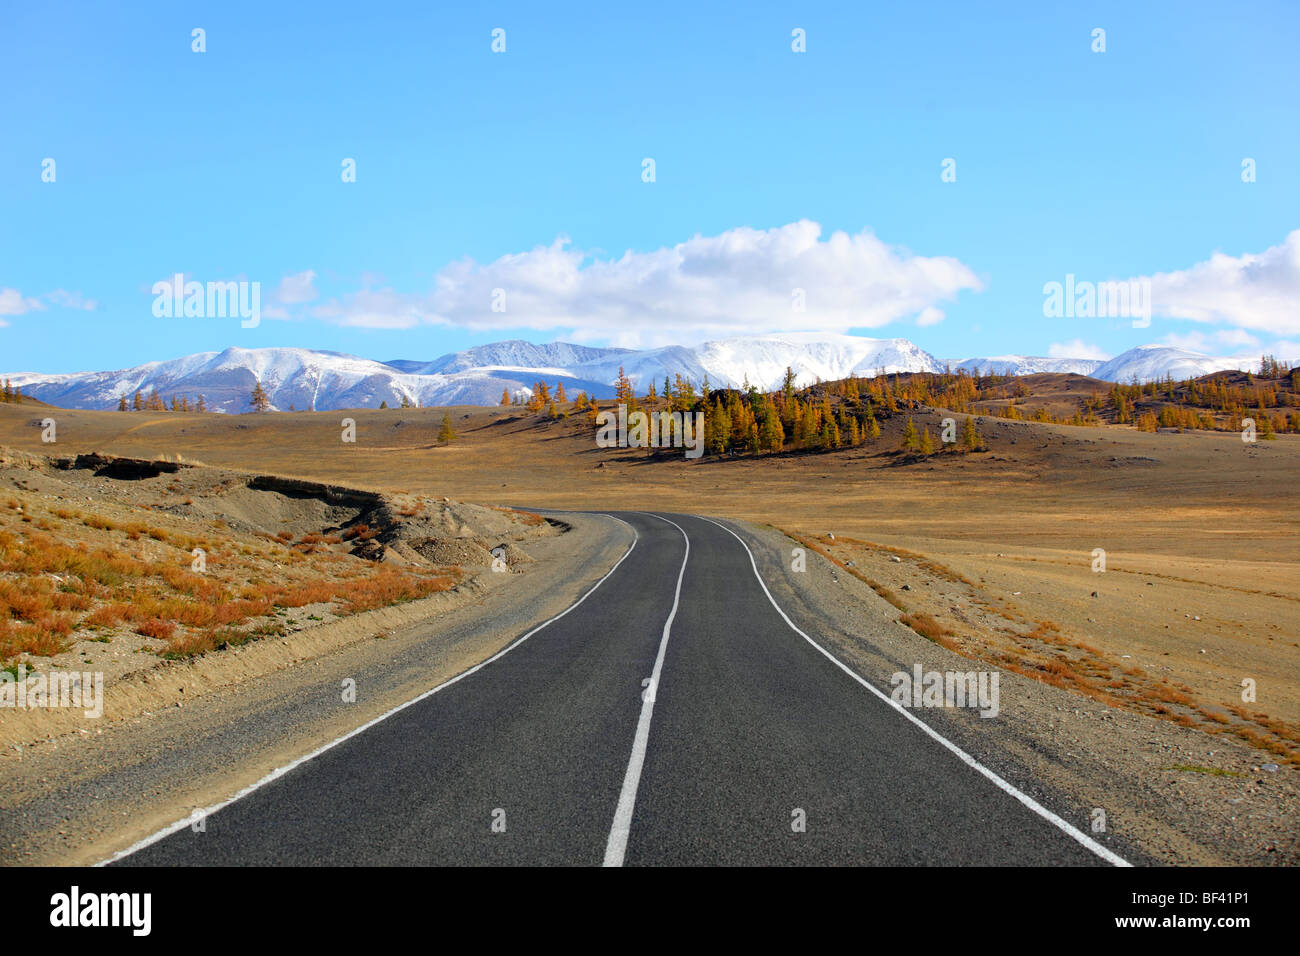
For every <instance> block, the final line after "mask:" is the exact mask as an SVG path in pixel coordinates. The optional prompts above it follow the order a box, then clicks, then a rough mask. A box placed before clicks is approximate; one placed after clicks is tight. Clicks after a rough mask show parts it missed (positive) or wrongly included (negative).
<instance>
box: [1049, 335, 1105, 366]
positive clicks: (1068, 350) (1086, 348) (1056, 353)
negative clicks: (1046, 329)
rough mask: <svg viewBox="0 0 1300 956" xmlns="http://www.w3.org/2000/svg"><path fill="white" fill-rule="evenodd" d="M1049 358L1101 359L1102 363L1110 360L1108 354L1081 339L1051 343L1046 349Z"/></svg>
mask: <svg viewBox="0 0 1300 956" xmlns="http://www.w3.org/2000/svg"><path fill="white" fill-rule="evenodd" d="M1047 355H1048V357H1049V358H1078V359H1101V360H1102V361H1103V362H1104V361H1105V360H1106V359H1108V358H1110V353H1109V352H1105V351H1103V350H1102V349H1100V348H1098V347H1097V346H1095V345H1089V344H1088V343H1087V342H1085V341H1083V339H1075V340H1073V341H1072V342H1053V343H1052V344H1051V345H1049V346H1048V347H1047Z"/></svg>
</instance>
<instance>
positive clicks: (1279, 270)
mask: <svg viewBox="0 0 1300 956" xmlns="http://www.w3.org/2000/svg"><path fill="white" fill-rule="evenodd" d="M1146 278H1148V279H1149V280H1150V282H1151V306H1152V312H1154V313H1155V314H1157V315H1163V316H1169V317H1171V318H1179V319H1191V320H1193V321H1195V322H1213V323H1222V324H1225V325H1232V326H1237V327H1239V328H1243V329H1255V330H1257V331H1262V332H1274V333H1282V334H1294V333H1296V332H1300V229H1297V230H1295V231H1294V232H1292V233H1291V234H1290V235H1288V236H1287V237H1286V239H1285V240H1284V241H1283V242H1282V244H1281V245H1277V246H1271V247H1270V248H1268V249H1265V250H1264V251H1263V252H1260V253H1244V254H1242V255H1241V256H1235V257H1234V256H1228V255H1224V254H1223V253H1221V252H1216V253H1214V255H1212V256H1211V257H1210V258H1209V259H1207V260H1206V261H1205V262H1199V263H1197V264H1196V265H1194V266H1192V267H1191V268H1190V269H1184V270H1181V271H1179V272H1160V273H1157V274H1155V275H1153V276H1148V277H1146Z"/></svg>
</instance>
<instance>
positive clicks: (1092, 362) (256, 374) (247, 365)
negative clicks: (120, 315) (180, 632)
mask: <svg viewBox="0 0 1300 956" xmlns="http://www.w3.org/2000/svg"><path fill="white" fill-rule="evenodd" d="M1257 364H1258V360H1243V359H1230V358H1215V357H1212V356H1208V355H1202V354H1200V353H1198V352H1191V351H1188V350H1186V349H1180V348H1174V347H1171V346H1163V345H1143V346H1139V347H1138V348H1135V349H1130V350H1129V351H1127V352H1125V353H1124V354H1122V355H1119V356H1116V357H1115V358H1113V359H1111V360H1110V361H1108V362H1102V361H1100V360H1098V359H1074V358H1041V357H1035V356H1025V355H999V356H992V357H989V358H969V359H963V360H961V361H942V362H941V361H939V360H938V359H936V358H935V357H934V356H933V355H931V354H930V353H929V352H926V351H924V350H922V349H920V348H919V347H917V346H916V345H914V344H913V343H912V342H909V341H908V340H907V339H872V338H865V337H862V336H856V335H835V334H825V335H822V334H815V333H800V334H791V335H763V336H752V337H739V338H729V339H719V340H716V341H712V342H705V343H704V344H702V345H700V346H697V347H693V348H688V347H684V346H676V345H672V346H666V347H663V348H656V349H643V350H633V349H618V348H590V347H587V346H582V345H572V344H569V343H565V342H553V343H550V344H548V345H536V344H534V343H531V342H523V341H517V340H516V341H508V342H494V343H492V344H490V345H480V346H476V347H475V348H471V349H466V350H465V351H462V352H454V353H451V354H448V355H444V356H442V357H441V358H438V359H435V360H434V361H431V362H423V361H412V360H406V359H399V360H393V361H389V362H379V361H374V360H371V359H365V358H358V357H356V356H353V355H344V354H341V353H338V352H323V351H314V350H311V349H299V348H265V349H240V348H229V349H226V350H225V351H224V352H201V353H198V354H195V355H187V356H185V357H183V358H178V359H172V360H170V361H165V362H149V363H147V364H145V365H139V366H136V367H135V368H129V369H120V370H118V371H112V372H75V373H70V374H59V375H48V374H40V373H32V372H22V373H10V374H7V375H4V374H0V377H3V378H8V379H10V380H11V381H12V382H13V384H15V385H17V386H20V387H21V388H22V390H23V392H24V393H25V394H27V395H31V396H33V397H34V398H38V399H40V400H42V401H46V402H49V403H51V404H53V405H59V406H62V407H65V408H116V407H117V404H118V400H119V398H120V397H121V396H123V395H125V396H126V397H127V400H128V401H130V400H131V398H132V396H133V395H134V394H135V392H137V391H139V392H141V393H142V395H143V396H146V397H147V396H148V395H149V393H150V392H152V391H153V390H155V389H156V390H157V391H158V393H159V395H161V396H162V397H163V399H164V400H170V398H171V397H172V396H173V395H175V396H186V397H188V398H189V399H190V400H191V401H194V400H196V399H197V398H198V396H199V395H202V396H203V397H204V400H205V402H206V404H207V407H208V408H209V409H211V410H213V411H223V412H242V411H247V410H248V408H249V394H250V392H251V391H252V388H253V385H254V382H257V381H260V382H261V383H262V387H263V388H264V389H265V390H266V392H267V395H268V396H269V397H270V400H271V403H272V405H273V407H274V408H277V409H280V410H287V409H289V408H290V407H293V408H295V409H298V410H304V409H311V408H314V409H318V410H326V409H334V408H374V407H378V406H379V405H380V403H382V402H387V403H388V405H389V406H397V405H400V404H401V403H402V401H403V399H405V400H407V401H409V402H411V403H413V404H419V405H426V406H427V405H495V404H496V403H497V402H498V401H500V398H501V393H502V391H503V390H505V391H509V392H511V393H512V394H516V393H520V392H522V393H525V394H527V393H529V392H530V389H531V386H532V385H533V383H534V382H536V381H537V380H538V379H543V380H545V381H547V382H548V383H550V384H551V385H552V386H554V385H555V384H557V383H559V382H563V383H564V387H565V390H566V391H567V392H568V393H569V394H570V395H575V394H577V392H579V391H586V392H587V393H588V394H589V395H593V396H595V397H597V398H609V397H612V396H613V394H614V382H615V381H616V380H617V378H618V372H619V368H620V367H621V368H623V369H624V370H625V371H626V374H627V376H628V378H629V379H630V380H631V381H632V384H633V385H634V386H635V387H636V389H637V391H638V392H641V391H644V390H645V388H646V387H647V386H648V385H649V383H650V381H651V380H652V379H653V380H654V381H655V383H656V384H657V385H660V384H661V383H662V382H663V380H664V378H665V377H667V378H669V379H672V378H674V377H675V376H677V375H681V376H682V377H683V378H688V379H690V380H691V381H693V382H694V383H696V384H697V385H699V384H701V383H702V382H703V381H704V380H705V379H706V378H707V379H708V382H709V384H710V385H711V386H712V387H715V388H717V387H728V386H729V387H736V388H738V387H741V386H743V385H744V384H745V383H746V382H748V383H749V384H752V385H755V386H757V387H759V388H761V389H765V390H770V389H775V388H777V387H779V386H780V384H781V381H782V379H783V377H784V375H785V370H786V368H787V366H788V367H789V368H791V369H793V370H794V372H795V376H796V380H797V382H798V384H799V385H810V384H812V383H813V382H815V381H818V380H821V381H831V380H834V379H839V378H845V377H847V376H849V375H851V374H857V375H861V376H864V377H866V376H872V375H876V374H878V373H880V372H881V371H882V370H883V371H885V372H942V371H943V370H944V369H945V368H951V369H952V370H954V371H956V370H957V369H966V370H968V371H972V372H975V371H978V372H982V373H988V372H990V371H992V372H995V373H998V374H1011V375H1029V374H1033V373H1035V372H1072V373H1075V374H1079V375H1090V376H1092V377H1094V378H1098V379H1102V380H1104V381H1111V382H1129V381H1132V380H1133V379H1135V378H1136V379H1137V380H1138V381H1151V380H1153V379H1163V378H1164V377H1165V376H1166V375H1172V376H1173V377H1174V378H1175V379H1182V378H1188V377H1195V376H1200V375H1206V374H1209V373H1211V372H1215V371H1220V370H1223V369H1235V368H1252V367H1255V366H1256V365H1257Z"/></svg>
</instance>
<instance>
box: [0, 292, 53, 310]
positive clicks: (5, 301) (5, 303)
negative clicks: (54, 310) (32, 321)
mask: <svg viewBox="0 0 1300 956" xmlns="http://www.w3.org/2000/svg"><path fill="white" fill-rule="evenodd" d="M44 308H45V306H44V305H42V304H41V301H40V300H39V299H31V298H23V294H22V293H21V292H19V291H18V290H17V289H0V315H22V314H23V313H24V312H32V311H37V312H39V311H42V310H44Z"/></svg>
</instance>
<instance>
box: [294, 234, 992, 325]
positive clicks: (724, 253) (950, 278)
mask: <svg viewBox="0 0 1300 956" xmlns="http://www.w3.org/2000/svg"><path fill="white" fill-rule="evenodd" d="M982 287H983V286H982V283H981V282H980V279H979V278H978V277H977V276H976V275H975V273H974V272H973V271H972V270H971V269H970V268H969V267H968V266H966V265H965V264H964V263H962V262H960V261H959V260H957V259H954V258H951V257H946V256H936V257H926V256H916V255H913V254H911V253H910V252H908V251H907V250H905V249H902V248H899V247H897V246H890V245H888V244H887V243H885V242H883V241H881V240H880V239H878V238H877V237H876V236H874V235H873V234H872V233H870V232H867V231H863V232H859V233H857V234H853V235H850V234H849V233H846V232H834V233H832V234H831V235H830V236H829V237H826V238H824V239H823V238H822V228H821V226H820V225H818V224H817V223H815V222H809V221H807V220H804V221H800V222H795V223H790V224H789V225H785V226H780V227H777V228H774V229H751V228H747V227H742V228H738V229H731V230H728V231H727V232H724V233H722V234H720V235H717V236H695V237H694V238H691V239H688V240H686V241H685V242H681V243H678V244H677V245H674V246H671V247H664V248H661V249H655V250H652V251H649V252H633V251H628V252H625V253H624V254H623V255H622V256H620V257H618V258H602V257H600V256H598V255H596V254H593V253H588V252H584V251H582V250H580V249H576V248H573V245H572V243H571V242H570V241H569V240H568V239H567V238H566V237H563V236H561V237H559V238H557V239H556V240H555V241H554V242H553V243H551V244H550V245H548V246H538V247H536V248H534V249H531V250H529V251H527V252H518V253H511V254H509V255H505V256H502V257H501V258H499V259H497V260H495V261H493V262H489V263H478V262H475V261H474V260H472V259H462V260H459V261H456V262H453V263H451V264H449V265H447V266H446V267H445V268H443V269H442V270H440V271H439V272H438V273H437V274H436V276H435V278H434V283H433V289H432V291H431V292H429V293H428V294H427V295H419V296H412V295H406V294H402V293H397V292H394V291H393V290H391V289H378V290H377V289H363V290H362V291H360V292H357V293H353V294H351V295H347V296H343V297H340V298H338V299H333V300H331V301H329V302H327V303H322V304H321V305H319V306H317V307H316V308H315V309H314V310H313V314H315V315H317V316H318V317H320V318H323V319H327V320H329V321H334V322H338V323H340V324H345V325H364V326H372V327H379V328H406V327H409V326H412V325H416V324H420V323H434V324H446V325H457V326H461V327H466V328H472V329H475V330H492V329H501V328H516V327H527V328H534V329H563V330H566V331H568V332H570V333H571V334H573V335H574V336H575V337H577V338H579V339H598V338H617V339H618V340H619V341H622V342H625V343H632V342H638V341H640V342H644V341H647V340H651V339H655V338H660V339H662V338H664V337H669V338H672V339H674V340H677V341H685V340H688V339H699V338H701V337H707V336H710V335H726V334H738V333H758V332H773V331H803V330H817V331H840V332H843V331H847V330H848V329H850V328H863V327H865V328H871V327H877V326H881V325H886V324H888V323H890V322H893V321H896V320H899V319H906V318H911V317H913V316H916V317H917V318H918V321H919V322H920V323H921V324H930V325H932V324H934V323H935V322H937V321H939V320H940V319H942V317H943V313H942V312H941V311H940V310H939V309H938V308H937V307H936V303H938V302H942V301H951V300H953V299H955V298H956V296H957V295H958V293H960V292H961V291H963V290H966V289H971V290H979V289H981V288H982Z"/></svg>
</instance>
